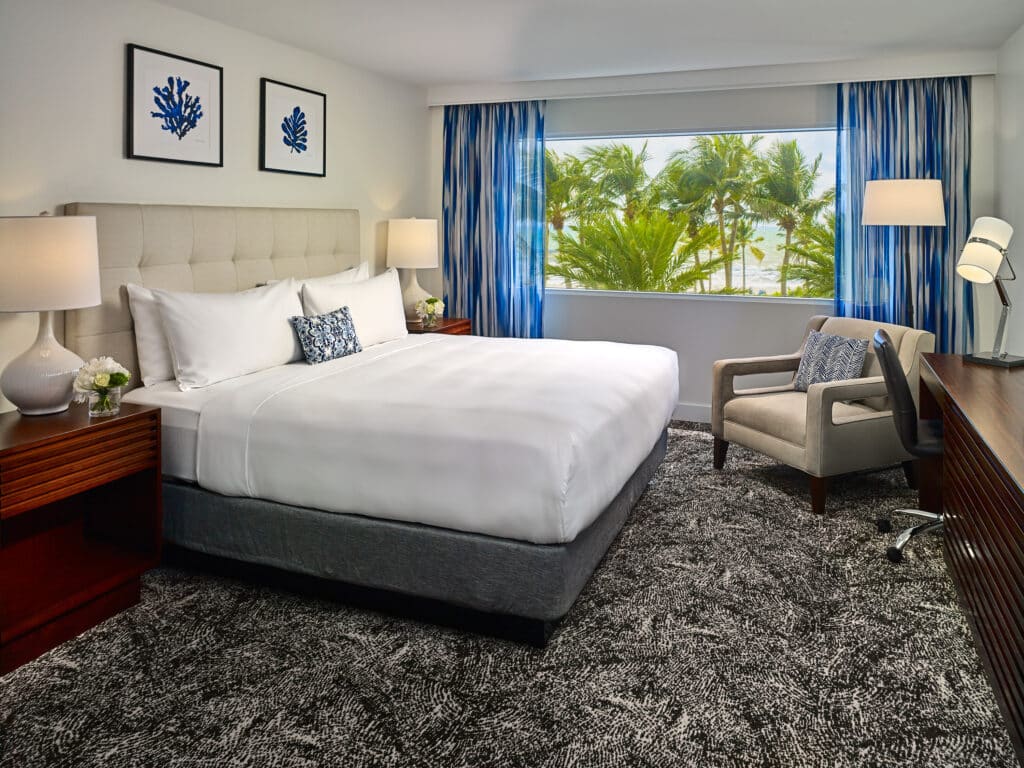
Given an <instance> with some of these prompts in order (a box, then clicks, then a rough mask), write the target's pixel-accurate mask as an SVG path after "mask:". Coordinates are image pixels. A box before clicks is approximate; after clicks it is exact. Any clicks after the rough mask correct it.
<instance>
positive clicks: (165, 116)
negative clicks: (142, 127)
mask: <svg viewBox="0 0 1024 768" xmlns="http://www.w3.org/2000/svg"><path fill="white" fill-rule="evenodd" d="M189 85H190V83H189V81H188V80H182V79H181V78H180V77H168V78H167V85H166V87H163V88H158V87H156V86H154V87H153V93H155V94H156V96H154V97H153V103H154V104H156V106H157V109H159V110H160V111H159V112H150V113H149V114H150V117H155V118H157V119H158V120H163V124H162V125H161V126H160V129H161V130H163V131H170V132H171V133H173V134H174V135H175V136H177V137H178V141H181V140H182V139H184V138H185V135H186V134H187V133H188V132H189V131H191V130H192V129H193V128H195V127H196V124H197V123H198V122H199V120H200V119H201V118H202V117H203V106H202V104H200V103H199V97H198V96H192V95H191V94H187V93H185V92H186V91H187V90H188V87H189Z"/></svg>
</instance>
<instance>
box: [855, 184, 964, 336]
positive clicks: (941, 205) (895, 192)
mask: <svg viewBox="0 0 1024 768" xmlns="http://www.w3.org/2000/svg"><path fill="white" fill-rule="evenodd" d="M860 223H861V224H863V225H865V226H875V227H944V226H946V203H945V200H944V199H943V196H942V181H941V180H939V179H885V180H879V181H869V182H868V183H867V184H865V185H864V211H863V213H862V215H861V222H860ZM903 274H904V276H905V278H906V279H905V281H904V285H905V286H906V301H907V325H909V326H910V327H912V328H913V327H915V323H916V318H915V317H914V288H913V285H912V280H911V272H910V244H909V243H906V242H905V243H904V246H903Z"/></svg>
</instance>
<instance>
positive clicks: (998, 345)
mask: <svg viewBox="0 0 1024 768" xmlns="http://www.w3.org/2000/svg"><path fill="white" fill-rule="evenodd" d="M1012 237H1013V227H1011V226H1010V225H1009V224H1007V223H1006V222H1005V221H1003V220H1002V219H996V218H993V217H992V216H982V217H981V218H979V219H976V220H975V222H974V226H973V227H972V228H971V234H970V236H969V237H968V238H967V244H966V245H965V246H964V249H963V251H961V253H960V259H959V260H958V261H957V263H956V273H957V274H958V275H960V277H962V278H963V279H964V280H968V281H970V282H972V283H979V284H982V285H984V284H986V283H995V285H996V293H997V294H999V301H1000V302H1001V303H1002V305H1003V308H1002V311H1001V312H1000V313H999V325H998V326H996V340H995V344H994V345H993V346H992V351H991V352H979V353H976V354H972V355H964V359H965V360H970V361H971V362H973V363H982V364H984V365H998V366H999V367H1001V368H1016V367H1017V366H1019V365H1024V357H1018V356H1016V355H1008V354H1006V353H1005V352H1003V351H1002V349H1003V341H1004V339H1005V336H1006V319H1007V318H1008V317H1009V316H1010V310H1011V309H1012V308H1013V304H1012V303H1011V302H1010V297H1009V296H1008V295H1007V293H1006V288H1005V286H1003V280H1006V279H1009V280H1016V279H1017V273H1016V272H1014V271H1013V265H1012V264H1010V260H1009V259H1008V258H1007V257H1006V249H1007V247H1008V246H1009V245H1010V239H1011V238H1012ZM1004 261H1005V262H1006V266H1008V267H1009V268H1010V277H1009V278H1003V277H1000V276H999V268H1000V267H1002V265H1003V262H1004Z"/></svg>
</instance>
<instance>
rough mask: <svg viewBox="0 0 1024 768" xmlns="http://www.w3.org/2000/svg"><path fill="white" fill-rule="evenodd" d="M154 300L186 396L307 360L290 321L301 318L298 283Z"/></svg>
mask: <svg viewBox="0 0 1024 768" xmlns="http://www.w3.org/2000/svg"><path fill="white" fill-rule="evenodd" d="M153 295H154V296H155V297H156V302H157V305H158V306H159V307H160V315H161V317H162V318H163V325H164V331H165V332H166V334H167V343H168V345H169V346H170V349H171V357H172V358H173V360H174V374H175V378H176V379H177V380H178V387H179V388H180V389H181V390H182V391H185V390H188V389H192V388H194V387H205V386H209V385H210V384H216V383H217V382H218V381H223V380H224V379H233V378H235V377H236V376H244V375H245V374H247V373H253V372H255V371H262V370H263V369H264V368H271V367H273V366H275V365H284V364H285V363H291V362H294V361H296V360H301V359H302V347H301V346H299V340H298V338H297V337H296V336H295V331H294V330H293V329H292V325H291V323H290V322H289V321H288V318H290V317H293V316H295V315H301V314H302V304H301V302H300V301H299V295H298V293H297V292H296V288H295V282H294V281H293V280H290V279H289V280H283V281H281V282H280V283H277V284H275V285H267V286H263V287H261V288H253V289H251V290H248V291H240V292H238V293H186V292H179V291H161V290H154V291H153Z"/></svg>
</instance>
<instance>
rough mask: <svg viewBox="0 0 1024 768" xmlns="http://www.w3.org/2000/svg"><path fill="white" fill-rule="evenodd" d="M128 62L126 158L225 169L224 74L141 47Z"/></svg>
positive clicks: (130, 52)
mask: <svg viewBox="0 0 1024 768" xmlns="http://www.w3.org/2000/svg"><path fill="white" fill-rule="evenodd" d="M127 59H128V64H127V78H126V80H127V92H128V104H127V109H126V121H125V122H126V126H125V128H126V130H125V134H126V141H125V145H126V147H125V149H126V155H127V156H128V157H129V158H134V159H137V160H160V161H162V162H166V163H189V164H191V165H213V166H223V165H224V130H223V123H224V120H223V113H224V70H223V69H222V68H221V67H216V66H214V65H213V64H206V63H205V62H202V61H196V60H195V59H187V58H185V57H184V56H175V55H174V54H172V53H164V52H163V51H156V50H153V49H152V48H144V47H143V46H141V45H129V46H128V51H127Z"/></svg>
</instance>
